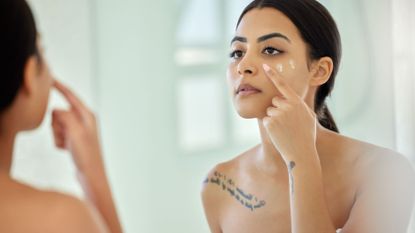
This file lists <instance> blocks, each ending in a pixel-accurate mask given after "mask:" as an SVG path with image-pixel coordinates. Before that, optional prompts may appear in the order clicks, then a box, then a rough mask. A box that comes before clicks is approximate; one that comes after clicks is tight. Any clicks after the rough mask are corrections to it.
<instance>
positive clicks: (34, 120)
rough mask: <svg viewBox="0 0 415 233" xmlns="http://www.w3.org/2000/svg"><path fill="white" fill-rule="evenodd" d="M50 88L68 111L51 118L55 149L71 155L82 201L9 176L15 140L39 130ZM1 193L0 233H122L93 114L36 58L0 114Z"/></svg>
mask: <svg viewBox="0 0 415 233" xmlns="http://www.w3.org/2000/svg"><path fill="white" fill-rule="evenodd" d="M38 47H40V46H38ZM52 87H54V88H55V89H56V90H58V91H59V92H60V93H61V94H62V95H63V96H64V97H65V98H66V100H67V101H68V103H69V105H70V109H69V110H55V111H54V112H53V123H52V127H53V132H54V139H55V144H56V146H57V147H58V148H61V149H65V150H68V151H70V152H71V154H72V158H73V161H74V163H75V165H76V168H77V171H78V175H79V178H80V181H81V185H82V187H83V188H84V190H85V191H86V194H87V197H88V200H87V201H81V200H78V199H77V198H74V197H71V196H67V195H64V194H61V193H57V192H48V191H43V190H38V189H35V188H32V187H30V186H28V185H25V184H22V183H19V182H18V181H16V180H14V179H13V178H12V177H11V176H10V169H11V166H12V157H13V149H14V142H15V138H16V135H17V134H18V133H19V132H22V131H27V130H33V129H35V128H37V127H38V126H39V125H40V124H41V122H42V120H43V118H44V115H45V111H46V107H47V103H48V99H49V92H50V89H51V88H52ZM33 156H35V155H33ZM0 187H1V188H0V219H1V221H0V222H1V223H0V232H8V233H30V232H33V233H56V232H60V233H66V232H67V233H73V232H77V233H104V232H111V233H121V232H122V229H121V224H120V222H119V219H118V217H117V213H116V209H115V205H114V202H113V199H112V195H111V190H110V187H109V184H108V180H107V177H106V174H105V169H104V164H103V159H102V153H101V149H100V144H99V137H98V132H97V123H96V119H95V117H94V114H93V113H92V112H91V111H90V110H89V109H88V108H87V107H86V106H85V105H84V104H83V103H82V102H81V101H80V100H79V99H78V98H77V97H76V96H75V95H74V94H73V93H72V92H71V91H70V90H69V89H68V88H67V87H65V86H64V85H63V84H61V83H59V82H58V81H56V80H54V79H53V78H52V76H51V74H50V72H49V68H48V66H47V64H46V61H45V60H42V61H41V62H40V61H39V60H38V58H37V57H35V56H32V57H30V58H29V59H28V61H27V63H26V66H25V69H24V78H23V84H22V86H21V88H20V89H19V91H18V93H17V96H16V98H15V100H14V102H13V103H12V105H11V106H10V107H9V108H8V109H6V110H5V111H4V112H1V113H0Z"/></svg>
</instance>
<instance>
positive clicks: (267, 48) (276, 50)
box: [229, 46, 283, 60]
mask: <svg viewBox="0 0 415 233" xmlns="http://www.w3.org/2000/svg"><path fill="white" fill-rule="evenodd" d="M267 50H268V51H269V50H272V52H271V54H269V53H268V54H266V53H265V51H267ZM274 52H277V53H276V54H272V53H274ZM237 53H243V54H242V55H241V56H240V57H237V58H236V57H235V55H237ZM262 53H264V54H266V55H269V56H277V55H279V54H281V53H283V51H281V50H279V49H276V48H274V47H271V46H268V47H266V48H264V49H263V50H262ZM243 55H244V52H243V51H242V50H234V51H233V52H231V53H230V54H229V57H230V58H232V59H235V60H236V59H240V58H241V57H242V56H243Z"/></svg>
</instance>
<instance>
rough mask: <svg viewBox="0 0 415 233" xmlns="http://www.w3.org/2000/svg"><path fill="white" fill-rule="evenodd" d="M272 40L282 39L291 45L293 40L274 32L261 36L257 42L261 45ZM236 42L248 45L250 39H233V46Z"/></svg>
mask: <svg viewBox="0 0 415 233" xmlns="http://www.w3.org/2000/svg"><path fill="white" fill-rule="evenodd" d="M272 38H282V39H284V40H286V41H288V43H291V40H290V39H289V38H288V37H287V36H286V35H284V34H281V33H279V32H274V33H270V34H266V35H263V36H261V37H259V38H258V39H257V42H258V43H261V42H264V41H266V40H269V39H272ZM235 41H239V42H242V43H247V42H248V39H247V38H246V37H242V36H235V37H234V38H233V39H232V41H231V44H233V42H235Z"/></svg>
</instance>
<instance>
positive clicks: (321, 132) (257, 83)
mask: <svg viewBox="0 0 415 233" xmlns="http://www.w3.org/2000/svg"><path fill="white" fill-rule="evenodd" d="M276 32H277V33H281V34H283V35H285V36H287V37H288V38H289V40H290V42H288V41H287V40H285V39H282V38H279V37H274V38H271V39H268V40H265V41H263V42H258V41H257V39H258V38H260V37H261V36H264V35H268V34H270V33H276ZM236 36H239V37H244V38H246V40H247V41H246V42H241V41H235V42H233V43H232V45H231V47H232V51H240V52H237V53H235V54H234V55H235V56H234V57H233V58H232V61H231V63H230V65H229V68H228V83H229V87H230V89H231V92H232V97H233V101H234V105H235V108H236V110H237V112H238V113H239V115H241V116H242V117H244V118H256V119H257V120H258V126H259V130H260V135H261V143H260V144H259V145H257V146H255V147H254V148H252V149H250V150H248V151H246V152H245V153H243V154H241V155H239V156H237V157H236V158H234V159H232V160H230V161H228V162H224V163H221V164H218V165H217V166H216V167H214V168H213V169H212V171H211V172H210V173H209V175H208V179H207V180H206V182H205V184H204V185H203V189H202V200H203V204H204V209H205V214H206V217H207V220H208V223H209V226H210V229H211V231H212V232H213V233H254V232H261V233H289V232H293V233H334V232H335V231H336V229H339V228H342V229H343V230H342V233H367V232H376V233H390V232H394V233H405V232H406V228H407V225H408V222H409V218H410V213H411V210H412V206H413V199H414V196H415V178H414V177H415V174H414V171H413V168H412V166H411V164H410V163H409V162H408V161H407V160H406V159H405V158H404V157H403V156H402V155H399V154H397V153H396V152H393V151H391V150H388V149H384V148H380V147H377V146H374V145H371V144H368V143H364V142H360V141H357V140H354V139H351V138H348V137H345V136H342V135H340V134H337V133H334V132H332V131H329V130H327V129H325V128H324V127H322V126H321V125H320V124H319V123H318V121H317V120H316V117H315V114H314V112H313V111H312V110H311V109H314V101H313V100H314V96H315V93H316V90H317V88H318V87H319V86H320V85H322V84H324V83H325V82H326V81H327V80H328V79H329V77H330V74H331V73H332V70H333V62H332V60H331V58H328V57H323V58H321V59H319V60H316V61H311V62H309V63H307V50H306V48H307V46H306V44H305V42H304V41H303V39H302V38H301V36H300V34H299V32H298V30H297V28H296V27H295V25H294V24H293V23H292V22H291V21H290V20H289V19H288V18H287V17H286V16H285V15H284V14H282V13H281V12H279V11H277V10H275V9H273V8H263V9H254V10H251V11H250V12H248V13H247V14H246V15H245V16H244V18H243V19H242V21H241V23H240V25H239V27H238V28H237V31H236ZM267 47H273V48H275V49H277V50H281V51H283V53H279V52H278V51H277V50H275V49H274V50H273V49H269V48H268V49H266V48H267ZM291 61H294V62H295V67H294V66H292V65H289V63H290V64H292V63H293V62H291ZM278 64H282V65H283V66H284V70H283V71H281V70H280V71H278V67H280V66H279V65H278ZM241 84H250V85H251V86H253V87H255V88H256V89H257V90H258V91H252V92H242V93H239V94H237V92H236V91H237V90H238V87H239V86H240V85H241ZM356 85H359V84H358V83H356ZM291 162H294V163H295V166H291V168H290V166H289V164H291ZM225 176H226V178H223V177H225ZM218 177H222V178H220V179H219V178H218ZM229 180H232V181H231V182H230V183H229V182H228V181H229ZM223 181H225V182H224V183H225V186H222V184H223V183H222V182H223ZM228 188H229V190H230V191H229V190H228ZM237 189H240V190H242V191H243V192H244V193H245V194H253V195H254V196H255V197H256V198H258V201H259V200H263V201H265V205H263V206H262V205H257V207H256V208H247V207H246V204H241V203H240V201H238V200H237V199H236V195H232V191H234V194H236V193H237V192H236V190H237ZM290 189H291V190H290ZM240 196H241V195H239V196H238V199H239V198H241V197H240ZM241 199H242V198H241ZM245 200H246V199H245ZM245 203H246V202H245ZM255 203H256V204H258V202H254V204H255ZM249 204H252V203H249ZM248 206H249V205H248ZM251 207H252V205H251Z"/></svg>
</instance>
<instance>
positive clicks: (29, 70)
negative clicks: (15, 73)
mask: <svg viewBox="0 0 415 233" xmlns="http://www.w3.org/2000/svg"><path fill="white" fill-rule="evenodd" d="M38 69H39V66H38V59H37V58H36V56H31V57H30V58H29V59H28V60H27V62H26V65H25V67H24V72H23V82H22V88H21V90H22V91H23V93H24V94H26V95H30V94H32V93H33V91H34V90H35V88H36V87H35V85H36V77H37V76H38V73H39V71H38Z"/></svg>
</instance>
